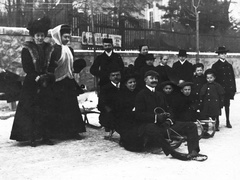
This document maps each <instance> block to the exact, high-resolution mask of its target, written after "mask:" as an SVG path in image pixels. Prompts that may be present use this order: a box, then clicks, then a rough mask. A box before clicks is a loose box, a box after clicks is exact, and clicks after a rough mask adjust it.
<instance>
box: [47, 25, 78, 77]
mask: <svg viewBox="0 0 240 180" xmlns="http://www.w3.org/2000/svg"><path fill="white" fill-rule="evenodd" d="M61 26H62V25H59V26H57V27H55V28H54V29H52V31H51V35H52V38H53V40H54V41H55V43H56V44H58V45H59V46H61V49H62V51H61V57H60V59H59V60H58V61H57V64H58V67H57V68H56V69H55V72H54V75H55V77H56V81H61V80H62V79H64V78H65V77H69V78H70V79H73V78H74V77H73V73H72V71H73V54H72V52H71V50H70V48H69V47H68V46H67V45H63V44H62V39H61V34H60V30H61Z"/></svg>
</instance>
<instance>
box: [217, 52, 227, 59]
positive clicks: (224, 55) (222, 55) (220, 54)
mask: <svg viewBox="0 0 240 180" xmlns="http://www.w3.org/2000/svg"><path fill="white" fill-rule="evenodd" d="M218 57H219V58H220V59H223V60H225V59H226V57H227V54H226V53H219V54H218Z"/></svg>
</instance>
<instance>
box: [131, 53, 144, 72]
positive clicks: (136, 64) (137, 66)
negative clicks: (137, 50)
mask: <svg viewBox="0 0 240 180" xmlns="http://www.w3.org/2000/svg"><path fill="white" fill-rule="evenodd" d="M145 59H146V55H143V54H139V55H138V57H137V58H136V60H135V61H134V67H135V70H136V71H137V72H138V73H140V69H141V68H142V67H143V66H145V65H146V60H145Z"/></svg>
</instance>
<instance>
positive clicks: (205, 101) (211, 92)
mask: <svg viewBox="0 0 240 180" xmlns="http://www.w3.org/2000/svg"><path fill="white" fill-rule="evenodd" d="M205 76H206V79H207V83H206V84H204V85H203V87H202V88H201V91H200V101H201V102H202V110H201V115H202V116H203V117H204V118H209V117H211V118H212V119H216V131H219V129H218V128H219V115H221V108H222V107H223V104H224V89H223V87H222V86H221V85H220V84H218V83H217V82H215V78H216V77H215V73H214V71H213V70H212V69H208V70H206V72H205Z"/></svg>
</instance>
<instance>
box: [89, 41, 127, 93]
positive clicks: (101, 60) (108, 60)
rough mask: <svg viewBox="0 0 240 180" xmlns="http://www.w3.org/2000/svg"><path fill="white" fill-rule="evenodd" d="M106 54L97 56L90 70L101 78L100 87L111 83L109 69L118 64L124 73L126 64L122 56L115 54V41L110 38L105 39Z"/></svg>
mask: <svg viewBox="0 0 240 180" xmlns="http://www.w3.org/2000/svg"><path fill="white" fill-rule="evenodd" d="M103 49H104V52H103V53H102V54H100V55H98V56H97V58H96V59H95V60H94V62H93V65H92V66H91V68H90V73H91V74H92V75H94V76H96V77H97V78H99V82H98V83H99V86H100V90H101V87H102V86H103V85H105V84H107V83H108V82H109V76H108V68H109V67H110V66H111V64H116V65H117V66H119V68H120V70H121V71H122V70H123V68H124V63H123V60H122V58H121V56H120V55H119V54H117V53H115V52H113V41H112V39H109V38H104V39H103Z"/></svg>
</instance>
